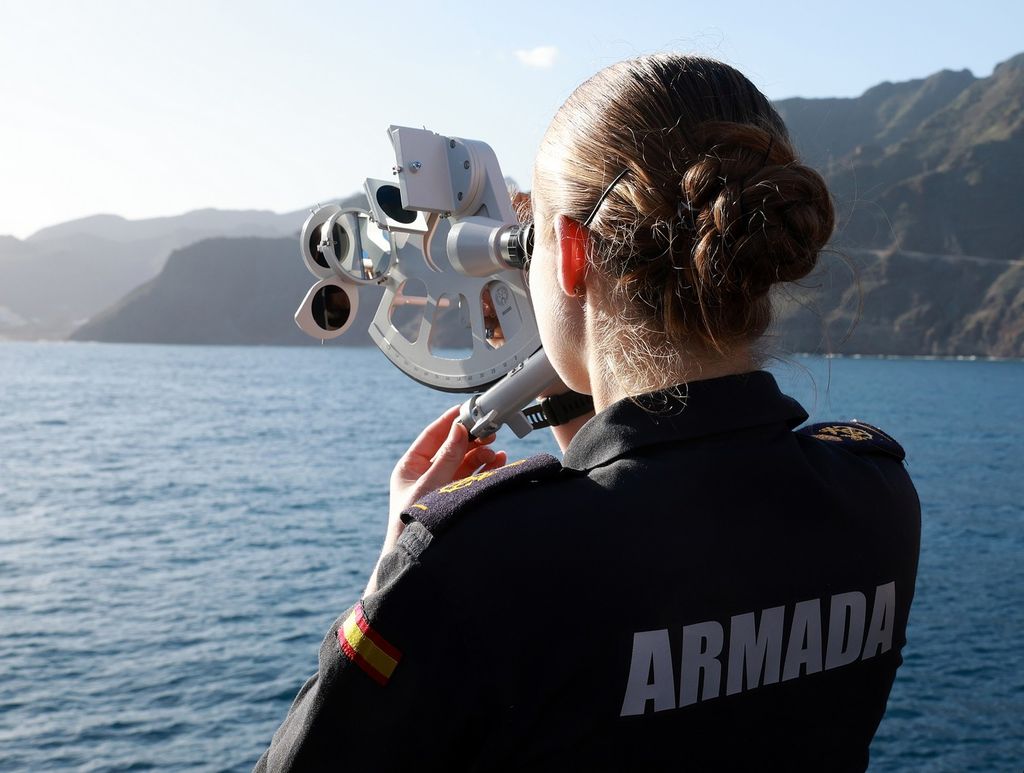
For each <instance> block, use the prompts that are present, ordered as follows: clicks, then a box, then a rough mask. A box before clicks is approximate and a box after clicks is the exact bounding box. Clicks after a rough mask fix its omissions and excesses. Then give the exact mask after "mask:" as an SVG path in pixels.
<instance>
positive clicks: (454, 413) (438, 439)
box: [406, 405, 459, 459]
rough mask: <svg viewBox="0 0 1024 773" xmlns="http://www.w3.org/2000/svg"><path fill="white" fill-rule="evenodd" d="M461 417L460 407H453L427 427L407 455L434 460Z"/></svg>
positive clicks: (410, 447)
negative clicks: (456, 420) (457, 419)
mask: <svg viewBox="0 0 1024 773" xmlns="http://www.w3.org/2000/svg"><path fill="white" fill-rule="evenodd" d="M458 415H459V406H458V405H453V406H452V407H451V408H449V409H448V410H447V411H445V412H444V413H442V414H441V415H440V416H438V417H437V418H436V419H434V421H432V422H431V423H430V424H428V425H427V427H426V429H424V430H423V431H422V432H421V433H420V435H419V437H418V438H416V439H415V440H414V441H413V443H412V445H411V446H409V450H408V451H407V452H406V455H407V456H408V455H416V456H423V457H426V458H427V459H431V458H433V456H434V454H436V453H437V452H438V450H439V449H440V448H441V446H442V444H443V443H444V441H445V440H446V439H447V437H448V435H449V434H450V432H451V427H452V422H454V421H455V419H456V418H457V417H458Z"/></svg>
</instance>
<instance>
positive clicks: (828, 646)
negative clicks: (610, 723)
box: [620, 582, 896, 717]
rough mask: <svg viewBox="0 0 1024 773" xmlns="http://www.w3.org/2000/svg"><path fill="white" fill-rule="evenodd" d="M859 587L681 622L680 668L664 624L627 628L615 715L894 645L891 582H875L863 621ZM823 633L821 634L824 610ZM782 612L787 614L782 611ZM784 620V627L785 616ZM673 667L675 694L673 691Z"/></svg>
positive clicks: (687, 702)
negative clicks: (627, 649)
mask: <svg viewBox="0 0 1024 773" xmlns="http://www.w3.org/2000/svg"><path fill="white" fill-rule="evenodd" d="M867 608H868V603H867V598H866V597H865V596H864V594H863V593H861V592H860V591H850V592H849V593H839V594H836V595H834V596H831V597H829V598H828V600H827V601H826V600H825V599H820V598H819V599H809V600H807V601H801V602H799V603H797V604H795V605H793V606H791V607H789V608H787V607H784V606H779V607H769V608H768V609H762V610H761V611H760V613H759V614H756V615H755V613H754V612H745V613H743V614H740V615H733V617H732V618H731V619H730V620H729V623H728V626H727V628H728V634H729V638H728V644H726V639H725V633H726V626H723V625H722V624H721V623H719V622H718V621H715V620H707V621H705V622H701V623H694V624H691V625H684V626H683V628H682V633H681V637H682V646H681V653H680V658H679V662H678V672H677V669H676V667H675V665H676V664H675V661H674V659H673V654H672V644H671V639H670V637H669V630H668V629H667V628H661V629H659V630H655V631H638V632H637V633H634V634H633V653H632V656H631V658H630V663H629V676H628V677H627V679H626V693H625V697H624V698H623V700H622V711H621V712H620V716H623V717H628V716H636V715H639V714H643V713H645V712H646V711H647V710H648V706H650V707H651V708H652V710H653V711H665V710H667V709H674V708H683V707H684V706H691V705H693V704H694V703H698V702H703V701H707V700H711V699H712V698H717V697H719V696H720V695H721V694H722V689H723V686H724V689H725V694H726V695H735V694H736V693H740V692H745V691H746V690H753V689H756V688H758V687H761V686H762V685H766V684H775V683H776V682H779V681H783V682H784V681H787V680H789V679H797V678H799V677H801V676H805V675H808V674H814V673H818V672H819V671H822V670H825V671H830V670H832V669H834V668H840V667H842V666H847V665H850V664H851V663H853V662H854V661H856V660H867V659H868V658H872V657H874V656H875V655H879V654H884V653H886V652H888V651H889V650H890V649H892V635H893V627H894V625H895V623H894V618H895V615H896V583H895V582H889V583H885V584H884V585H879V586H878V588H877V589H876V590H875V597H874V600H873V603H872V606H871V616H870V620H869V619H868V614H867ZM823 610H825V611H826V614H827V615H828V617H827V631H828V633H827V636H823V633H822V611H823ZM787 613H788V614H787ZM787 617H788V618H789V629H788V631H787V630H786V625H785V621H786V619H787ZM676 673H678V675H679V676H678V680H679V681H678V686H679V692H678V698H677V693H676V684H677V682H676Z"/></svg>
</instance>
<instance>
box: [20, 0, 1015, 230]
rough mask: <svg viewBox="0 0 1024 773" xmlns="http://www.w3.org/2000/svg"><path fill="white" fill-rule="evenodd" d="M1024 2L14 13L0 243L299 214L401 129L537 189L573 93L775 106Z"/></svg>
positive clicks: (381, 162)
mask: <svg viewBox="0 0 1024 773" xmlns="http://www.w3.org/2000/svg"><path fill="white" fill-rule="evenodd" d="M1021 30H1024V3H1021V2H1019V0H1002V1H1001V2H993V1H992V0H974V2H971V3H963V2H946V1H945V0H941V1H938V2H928V3H925V2H899V0H889V1H888V2H878V1H876V0H861V1H860V2H858V3H855V4H854V3H831V2H822V1H821V0H818V1H817V2H784V1H783V0H778V1H777V2H775V3H773V4H768V3H764V2H753V1H751V0H733V1H732V2H730V3H707V2H705V3H695V2H687V1H685V0H655V1H654V2H643V1H642V0H631V1H630V2H621V0H620V2H615V3H611V2H602V1H601V0H591V2H575V1H574V0H572V1H568V2H558V0H546V2H534V0H517V2H515V3H507V4H498V3H484V2H481V1H480V0H477V1H476V2H443V1H442V0H437V1H436V2H433V3H429V2H424V1H423V0H419V1H415V0H388V1H387V2H380V3H373V4H371V3H368V2H365V0H363V1H362V2H349V1H348V0H345V1H342V0H337V1H336V2H326V1H321V0H307V2H303V3H301V4H300V3H285V2H260V1H259V0H248V2H238V1H237V0H219V1H218V2H214V1H213V0H202V1H200V0H174V1H173V2H163V3H158V2H155V0H154V1H151V2H143V1H142V0H139V1H137V2H131V1H130V0H50V1H49V2H46V3H40V2H36V0H0V234H12V235H14V236H17V237H19V238H25V237H27V236H29V235H30V234H31V233H33V232H34V231H36V230H37V229H39V228H41V227H43V226H46V225H52V224H54V223H58V222H63V221H66V220H71V219H74V218H78V217H83V216H87V215H92V214H98V213H111V214H118V215H122V216H124V217H129V218H142V217H155V216H162V215H174V214H180V213H182V212H185V211H188V210H192V209H199V208H204V207H217V208H221V209H270V210H274V211H279V212H281V211H291V210H296V209H301V208H303V207H307V206H309V205H311V204H313V203H316V202H326V201H330V200H331V199H332V198H336V197H338V196H343V195H347V194H349V193H351V192H353V191H355V190H357V189H358V188H359V187H360V186H361V184H362V181H363V180H364V179H365V178H367V177H386V176H388V175H389V174H390V169H391V165H392V164H393V163H394V157H393V154H392V150H391V147H390V144H389V142H388V140H387V137H386V134H385V130H386V129H387V127H388V126H389V125H390V124H396V125H408V126H425V127H427V128H430V129H432V130H434V131H437V132H439V133H442V134H445V135H449V136H459V137H465V138H469V139H477V140H483V141H485V142H487V143H489V144H490V145H491V146H492V147H493V148H494V149H495V151H496V153H497V155H498V159H499V161H500V162H501V165H502V169H503V171H504V173H505V174H506V175H508V176H511V177H513V178H514V179H516V180H518V181H519V182H520V183H521V184H523V185H524V187H525V186H527V185H528V183H529V179H530V167H531V162H532V158H533V154H534V151H535V150H536V147H537V145H538V144H539V142H540V138H541V136H542V135H543V132H544V129H545V128H546V126H547V124H548V122H549V121H550V119H551V116H552V115H553V114H554V113H555V111H556V110H557V109H558V107H559V105H560V104H561V103H562V101H563V100H564V99H565V98H566V97H567V96H568V95H569V93H570V92H571V91H572V89H573V88H574V87H575V86H576V85H577V84H579V83H580V82H581V81H583V80H585V79H586V78H587V77H589V76H590V75H592V74H593V73H594V72H596V71H597V70H599V69H600V68H601V67H603V66H605V65H608V64H611V63H612V62H615V61H618V60H620V59H625V58H628V57H632V56H637V55H640V54H646V53H653V52H658V51H680V52H686V53H697V54H702V55H707V56H712V57H715V58H718V59H721V60H723V61H726V62H728V63H729V64H732V65H733V66H735V67H738V68H739V69H740V70H741V71H743V72H744V73H745V74H746V75H747V76H748V77H749V78H750V79H751V80H752V81H753V82H754V83H755V84H757V85H758V86H759V87H760V88H761V89H762V91H764V92H765V93H766V94H767V95H768V96H769V97H771V98H773V99H781V98H785V97H791V96H804V97H825V96H842V97H849V96H856V95H858V94H860V93H862V92H863V91H864V90H866V89H867V88H870V87H871V86H873V85H875V84H877V83H880V82H882V81H887V80H888V81H903V80H909V79H912V78H921V77H925V76H927V75H929V74H931V73H934V72H937V71H938V70H941V69H954V70H959V69H965V68H966V69H970V70H971V71H972V72H973V73H974V74H975V75H976V76H986V75H988V74H990V73H991V71H992V68H993V66H994V65H995V64H997V63H998V62H1000V61H1004V60H1006V59H1008V58H1009V57H1011V56H1013V55H1014V54H1017V53H1020V52H1021V51H1024V34H1021V32H1020V31H1021Z"/></svg>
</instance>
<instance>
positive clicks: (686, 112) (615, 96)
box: [532, 55, 834, 392]
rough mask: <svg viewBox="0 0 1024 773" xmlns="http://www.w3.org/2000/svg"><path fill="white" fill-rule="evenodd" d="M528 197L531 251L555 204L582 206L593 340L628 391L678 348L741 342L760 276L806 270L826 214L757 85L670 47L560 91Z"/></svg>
mask: <svg viewBox="0 0 1024 773" xmlns="http://www.w3.org/2000/svg"><path fill="white" fill-rule="evenodd" d="M624 170H625V174H624V175H623V176H622V177H621V178H620V179H619V180H618V182H616V183H615V184H614V185H613V186H612V187H611V189H610V190H608V192H607V196H606V197H605V198H604V199H603V200H601V197H602V194H603V193H604V192H605V191H606V190H607V189H608V186H609V183H610V182H611V181H612V180H614V179H615V178H616V177H617V176H618V175H620V174H621V173H622V172H623V171H624ZM599 202H600V204H599V206H597V209H596V211H594V208H595V205H597V204H598V203H599ZM532 203H533V208H534V214H535V219H536V222H537V227H538V233H537V239H538V244H539V246H540V249H541V251H542V252H543V251H544V250H547V251H548V252H550V251H552V250H554V249H555V247H556V240H555V229H556V224H557V223H558V222H559V216H562V217H563V220H562V222H565V220H564V218H568V219H569V220H570V221H574V222H575V223H584V221H586V219H587V218H588V216H589V215H590V214H591V212H592V211H593V219H592V221H591V222H590V223H589V238H588V239H587V243H586V256H587V264H588V266H587V267H588V274H587V295H588V298H587V303H588V305H590V306H591V307H592V308H591V309H590V313H591V315H592V316H593V317H594V320H593V322H594V330H595V331H596V332H597V333H598V335H597V336H596V338H597V339H598V340H597V341H595V342H594V343H595V345H597V346H600V347H601V348H602V351H601V355H602V357H601V359H602V362H603V365H604V367H606V368H610V369H613V370H614V371H615V372H616V375H617V377H618V378H619V379H620V380H622V379H625V380H626V381H627V382H628V383H627V385H626V388H627V391H629V392H636V391H643V389H644V388H645V387H650V388H655V387H656V386H660V385H661V384H660V383H658V382H659V378H658V375H659V374H658V371H660V370H664V368H665V366H666V365H667V364H668V362H667V360H669V359H672V358H673V357H676V358H678V356H680V354H681V353H686V355H688V356H691V357H693V356H698V357H700V356H707V357H713V356H728V354H729V353H730V352H732V351H734V350H736V349H737V348H742V347H749V345H750V344H751V343H752V342H753V341H754V340H756V339H757V338H758V337H759V336H760V335H761V334H762V333H764V331H765V329H766V328H767V327H768V325H769V323H770V321H771V302H770V298H769V290H770V288H771V287H772V285H773V284H775V283H778V282H786V281H792V280H795V279H799V278H801V277H803V276H805V275H806V274H807V273H808V272H810V271H811V269H812V268H813V267H814V265H815V262H816V260H817V257H818V253H819V252H820V250H821V249H822V247H823V246H824V245H825V243H826V242H827V241H828V239H829V237H830V235H831V233H832V228H833V225H834V213H833V209H832V203H831V199H830V197H829V194H828V190H827V188H826V187H825V183H824V181H823V180H822V179H821V177H820V176H819V175H818V174H817V173H816V172H815V171H813V170H812V169H810V168H809V167H806V166H803V165H801V164H800V163H798V162H797V160H796V158H795V154H794V151H793V147H792V145H791V143H790V140H789V136H788V133H787V131H786V127H785V125H784V124H783V122H782V120H781V118H780V117H779V115H778V113H776V111H775V109H774V108H773V107H772V106H771V104H770V103H769V101H768V100H767V98H765V96H764V95H763V94H761V92H760V91H758V90H757V88H755V87H754V85H753V84H751V83H750V81H748V80H747V79H746V78H745V77H744V76H743V75H742V74H740V73H739V72H737V71H736V70H735V69H733V68H731V67H729V66H728V65H725V64H722V63H720V62H716V61H713V60H708V59H702V58H697V57H687V56H678V55H658V56H651V57H644V58H641V59H635V60H630V61H625V62H620V63H618V64H615V65H612V66H611V67H608V68H606V69H604V70H602V71H601V72H599V73H597V74H596V75H595V76H593V77H592V78H591V79H590V80H588V81H586V82H585V83H583V84H582V85H581V86H579V87H578V88H577V89H576V91H575V92H573V94H572V95H571V96H570V97H569V99H568V100H567V101H566V102H565V104H564V105H563V106H562V107H561V109H560V110H559V111H558V113H557V114H556V116H555V118H554V120H553V121H552V123H551V125H550V127H549V128H548V131H547V133H546V135H545V137H544V140H543V142H542V144H541V148H540V151H539V153H538V155H537V160H536V164H535V167H534V181H533V202H532ZM542 329H543V327H542ZM556 364H557V363H556Z"/></svg>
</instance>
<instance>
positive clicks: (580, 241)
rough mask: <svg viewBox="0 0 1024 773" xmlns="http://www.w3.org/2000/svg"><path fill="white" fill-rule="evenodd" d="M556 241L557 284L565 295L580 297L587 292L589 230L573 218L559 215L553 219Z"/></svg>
mask: <svg viewBox="0 0 1024 773" xmlns="http://www.w3.org/2000/svg"><path fill="white" fill-rule="evenodd" d="M555 238H556V240H557V241H558V256H557V262H558V284H559V286H560V287H561V288H562V292H563V293H565V294H566V295H571V296H574V297H580V296H583V295H585V294H586V292H587V242H588V241H589V239H590V231H589V230H588V229H587V228H585V227H584V226H582V225H580V224H579V223H577V222H576V221H575V220H573V219H571V218H569V217H566V216H565V215H559V216H558V217H557V218H556V219H555Z"/></svg>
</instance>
